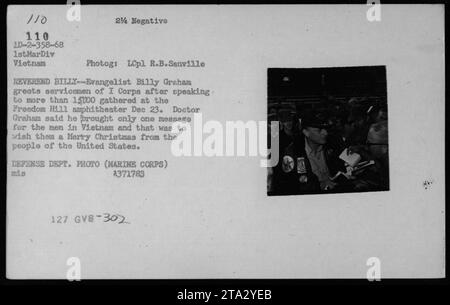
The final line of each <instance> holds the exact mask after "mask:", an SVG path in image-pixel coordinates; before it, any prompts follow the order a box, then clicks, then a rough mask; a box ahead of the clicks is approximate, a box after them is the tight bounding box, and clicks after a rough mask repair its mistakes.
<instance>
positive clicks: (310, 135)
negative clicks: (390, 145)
mask: <svg viewBox="0 0 450 305" xmlns="http://www.w3.org/2000/svg"><path fill="white" fill-rule="evenodd" d="M328 127H329V126H328V125H327V123H326V120H325V118H324V117H323V115H321V114H320V113H317V112H307V113H305V114H304V115H302V116H301V117H300V118H299V124H298V128H299V134H297V135H295V136H294V140H293V141H292V142H291V143H290V144H289V145H288V146H287V147H286V149H285V150H284V151H280V162H279V165H278V166H277V167H276V168H275V169H274V177H273V190H274V192H273V194H274V195H294V194H314V193H322V192H329V191H333V190H334V191H336V190H337V189H336V187H337V186H338V185H337V184H336V183H335V182H333V181H331V179H330V177H333V176H334V175H335V174H336V173H337V172H338V171H343V172H345V166H344V162H343V161H342V160H340V159H339V157H338V156H339V154H340V153H341V152H342V150H343V147H336V146H335V145H334V144H333V143H334V141H330V139H328V132H327V128H328Z"/></svg>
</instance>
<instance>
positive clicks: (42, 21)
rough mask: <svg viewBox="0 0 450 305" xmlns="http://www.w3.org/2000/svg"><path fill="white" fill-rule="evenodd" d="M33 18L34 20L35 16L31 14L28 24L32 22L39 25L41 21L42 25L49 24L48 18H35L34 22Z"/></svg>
mask: <svg viewBox="0 0 450 305" xmlns="http://www.w3.org/2000/svg"><path fill="white" fill-rule="evenodd" d="M33 18H34V15H33V14H31V16H30V19H28V22H27V24H29V23H30V22H33V23H38V21H39V20H40V21H41V24H46V23H47V17H45V16H41V15H37V16H36V18H34V21H33Z"/></svg>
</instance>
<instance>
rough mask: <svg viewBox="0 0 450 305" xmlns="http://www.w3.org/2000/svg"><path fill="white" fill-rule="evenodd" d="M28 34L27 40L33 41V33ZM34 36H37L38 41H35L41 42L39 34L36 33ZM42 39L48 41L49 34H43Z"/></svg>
mask: <svg viewBox="0 0 450 305" xmlns="http://www.w3.org/2000/svg"><path fill="white" fill-rule="evenodd" d="M26 34H27V40H32V38H31V36H32V35H31V33H30V32H26ZM34 35H35V37H36V39H35V40H40V38H39V36H40V35H39V32H36V33H34ZM42 39H44V40H48V33H47V32H44V33H43V34H42Z"/></svg>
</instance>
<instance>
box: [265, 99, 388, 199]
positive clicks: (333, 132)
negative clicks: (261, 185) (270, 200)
mask: <svg viewBox="0 0 450 305" xmlns="http://www.w3.org/2000/svg"><path fill="white" fill-rule="evenodd" d="M272 121H277V122H279V125H278V126H279V131H278V134H277V135H270V129H269V146H270V145H271V140H270V139H271V137H273V136H278V142H279V150H278V152H279V162H278V164H277V165H276V166H274V167H271V168H269V169H268V180H267V188H268V194H269V195H295V194H316V193H330V192H331V193H336V192H362V191H383V190H388V189H389V158H388V149H389V145H388V117H387V103H386V100H385V98H365V97H362V98H361V97H358V98H355V97H354V98H348V99H344V100H339V101H338V100H333V101H330V100H325V101H320V102H315V103H304V102H302V103H295V102H291V103H280V104H279V105H277V104H276V103H275V104H272V106H271V107H270V108H269V115H268V123H269V126H270V123H271V122H272ZM272 149H273V148H272ZM343 152H344V153H346V154H347V155H352V156H354V155H353V154H357V156H359V157H360V159H361V160H360V162H359V164H366V165H365V166H361V167H360V168H358V166H355V165H352V166H350V165H349V164H348V163H347V162H345V161H344V160H343V158H340V156H341V154H342V153H343ZM344 159H345V158H344ZM369 161H370V162H369ZM339 173H345V174H346V175H340V174H339Z"/></svg>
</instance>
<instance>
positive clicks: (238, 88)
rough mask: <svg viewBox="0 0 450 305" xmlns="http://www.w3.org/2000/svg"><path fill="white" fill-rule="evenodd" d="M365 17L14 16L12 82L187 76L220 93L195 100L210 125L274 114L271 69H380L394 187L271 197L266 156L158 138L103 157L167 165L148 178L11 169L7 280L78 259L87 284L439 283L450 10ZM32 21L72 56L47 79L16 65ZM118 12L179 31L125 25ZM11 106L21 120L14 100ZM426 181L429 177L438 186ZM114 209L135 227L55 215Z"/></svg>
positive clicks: (60, 271)
mask: <svg viewBox="0 0 450 305" xmlns="http://www.w3.org/2000/svg"><path fill="white" fill-rule="evenodd" d="M367 9H368V7H367V6H356V5H338V6H332V5H330V6H328V5H317V6H316V5H307V6H264V5H261V6H215V5H210V6H189V7H188V6H82V7H81V13H82V15H81V18H82V19H81V22H68V21H67V20H66V7H65V6H59V7H58V6H10V7H9V8H8V29H7V35H8V38H7V39H8V82H9V84H10V85H11V84H12V78H13V77H25V76H26V77H44V76H43V75H45V76H46V77H50V78H53V77H83V76H85V77H98V78H102V77H103V78H112V77H131V78H135V77H137V76H139V77H156V78H158V77H173V78H186V79H189V78H191V79H193V80H195V82H196V83H197V84H198V85H199V86H203V87H206V88H209V89H211V90H212V91H213V94H212V96H211V97H209V98H208V99H202V101H200V102H199V103H198V104H199V106H201V107H202V111H203V118H204V120H208V119H211V120H219V121H225V120H244V121H247V120H258V121H259V120H265V119H266V112H267V68H270V67H274V68H307V67H339V66H367V65H385V66H386V71H387V85H388V88H387V89H388V107H389V109H388V111H389V127H390V129H389V145H390V151H389V154H390V178H391V182H390V183H391V184H390V188H391V190H390V191H388V192H378V193H358V194H334V195H305V196H288V197H268V196H267V195H266V169H265V168H261V167H260V166H259V161H260V158H259V157H256V158H255V157H248V158H243V157H235V158H229V157H228V158H227V157H223V158H207V157H201V158H187V157H185V158H176V157H173V156H172V155H171V153H170V146H169V145H165V144H163V143H160V144H155V145H154V146H148V147H147V148H146V149H142V150H141V151H139V153H132V154H130V153H129V152H117V153H114V154H112V153H110V152H104V154H105V156H102V157H101V158H104V157H105V158H106V157H108V158H117V159H120V158H123V159H128V160H129V159H145V158H156V159H158V158H163V159H164V158H165V159H167V160H168V162H169V167H168V168H167V170H165V171H161V170H159V171H156V170H155V171H153V172H152V171H148V172H147V175H146V177H145V178H144V179H130V180H123V179H117V178H114V177H112V176H111V174H110V173H108V172H107V171H105V170H103V169H92V170H86V169H83V170H79V169H76V168H71V169H70V170H67V169H66V170H64V169H57V170H55V169H50V168H45V169H29V170H28V171H27V176H26V177H25V178H17V177H11V176H10V175H8V186H7V191H8V195H7V196H8V202H7V204H8V206H7V274H8V277H9V278H14V279H38V278H45V279H51V278H65V276H66V271H67V268H68V266H67V265H66V260H67V258H69V257H78V258H80V260H81V264H82V271H81V273H82V278H83V279H90V278H102V279H104V278H115V279H116V278H120V279H124V278H137V279H141V278H365V277H366V272H367V268H368V267H367V266H366V261H367V259H368V258H369V257H374V256H375V257H378V258H379V259H380V260H381V276H382V278H392V277H394V278H403V277H408V278H409V277H422V278H428V277H442V276H444V258H445V257H444V249H445V248H444V231H445V230H444V216H445V211H444V207H445V206H444V199H445V198H444V187H445V181H444V161H445V160H444V144H445V143H444V120H445V117H444V109H445V108H444V103H445V100H444V38H443V37H444V8H443V6H439V5H401V6H400V5H395V6H394V5H382V20H381V21H380V22H368V21H367V19H366V11H367ZM31 13H34V14H39V13H40V14H45V15H46V16H48V17H49V21H48V23H47V24H46V28H45V29H46V30H47V31H48V32H49V33H50V34H51V35H52V37H59V39H64V41H65V43H66V46H67V47H66V48H65V49H64V50H63V51H60V53H59V55H58V57H57V58H55V59H54V60H53V61H52V65H51V66H49V67H47V68H45V70H39V69H33V68H30V69H19V68H14V67H13V64H12V58H11V54H12V42H13V41H14V40H22V39H23V37H24V33H25V32H26V31H28V30H30V29H31V30H34V29H33V28H30V27H29V26H28V25H27V24H26V20H27V18H28V16H29V15H30V14H31ZM120 16H127V17H129V18H131V17H133V16H134V17H141V18H149V17H161V18H167V19H168V20H169V23H168V24H167V25H164V26H158V27H156V26H155V27H152V26H138V25H135V26H131V25H128V26H121V25H116V24H114V19H115V18H116V17H120ZM87 58H105V59H111V60H119V61H125V60H126V59H133V58H142V59H151V58H157V59H158V58H163V59H190V58H193V59H199V60H202V61H205V62H206V64H207V67H206V68H205V69H202V70H195V69H191V70H183V71H180V70H166V71H164V70H149V69H147V70H133V69H122V71H120V70H118V69H115V70H108V69H97V70H93V69H87V68H86V67H85V66H84V65H85V60H86V59H87ZM43 71H45V72H43ZM10 92H11V91H8V94H10ZM189 101H192V99H189ZM8 105H9V111H8V112H9V113H8V115H9V116H10V115H11V96H10V95H9V99H8ZM9 136H10V134H9ZM21 154H22V153H21V152H19V153H17V152H12V151H11V149H10V147H9V146H8V160H11V159H19V160H20V159H22V158H29V156H30V155H29V154H27V155H26V156H25V154H24V155H21ZM102 154H103V152H102ZM33 158H35V159H42V158H44V159H49V158H53V159H64V158H68V156H66V155H64V153H61V152H59V151H55V152H52V153H44V152H38V153H36V154H35V155H34V156H33ZM95 158H99V157H98V156H96V155H95V153H94V152H82V153H77V159H88V160H90V159H95ZM10 165H11V164H10V162H8V167H10ZM426 180H427V181H430V180H432V181H433V184H432V185H431V187H430V188H428V189H425V188H424V187H423V182H424V181H426ZM106 211H112V212H118V213H121V214H123V215H126V217H127V219H128V220H129V221H130V222H131V224H129V225H121V226H113V225H110V226H108V225H105V224H102V223H95V224H74V223H71V224H65V225H55V224H51V223H50V217H51V216H52V215H70V216H71V217H72V216H74V215H86V214H91V213H93V214H96V213H102V212H106Z"/></svg>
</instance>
